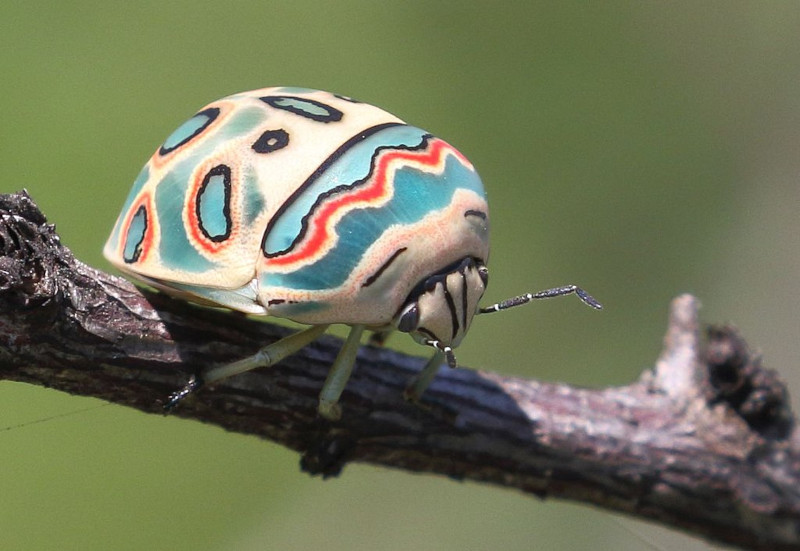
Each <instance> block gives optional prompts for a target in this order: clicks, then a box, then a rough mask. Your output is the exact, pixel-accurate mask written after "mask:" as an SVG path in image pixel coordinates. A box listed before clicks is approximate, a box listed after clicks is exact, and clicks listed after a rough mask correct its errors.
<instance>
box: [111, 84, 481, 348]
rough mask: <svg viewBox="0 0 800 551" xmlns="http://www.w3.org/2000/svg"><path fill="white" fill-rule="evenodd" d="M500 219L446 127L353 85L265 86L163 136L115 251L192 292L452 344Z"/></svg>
mask: <svg viewBox="0 0 800 551" xmlns="http://www.w3.org/2000/svg"><path fill="white" fill-rule="evenodd" d="M488 227H489V222H488V209H487V204H486V198H485V194H484V190H483V185H482V184H481V181H480V178H479V177H478V175H477V173H476V172H475V169H474V168H473V167H472V165H471V164H470V162H469V161H468V160H467V159H466V158H465V157H464V156H463V155H461V154H460V153H459V152H458V151H457V150H456V149H454V148H453V147H452V146H450V145H449V144H447V143H446V142H444V141H442V140H440V139H439V138H436V137H434V136H432V135H430V134H428V133H427V132H425V131H424V130H420V129H419V128H415V127H413V126H409V125H406V124H405V123H403V122H402V121H401V120H400V119H398V118H396V117H394V116H393V115H391V114H389V113H387V112H385V111H383V110H381V109H378V108H376V107H374V106H371V105H367V104H364V103H359V102H356V101H354V100H351V99H349V98H345V97H342V96H336V95H333V94H329V93H327V92H320V91H315V90H307V89H297V88H264V89H261V90H254V91H250V92H244V93H241V94H236V95H233V96H229V97H227V98H223V99H221V100H219V101H216V102H214V103H211V104H210V105H208V106H206V107H204V108H203V109H201V110H200V111H199V112H198V113H197V114H196V115H194V116H193V117H192V118H190V119H189V120H188V121H186V122H185V123H184V124H182V125H181V126H180V127H178V129H177V130H175V132H173V133H172V134H171V135H170V136H169V137H168V138H167V139H166V141H165V142H164V143H163V144H162V145H161V146H160V147H159V148H158V149H157V150H156V152H155V153H154V154H153V156H152V157H151V159H150V160H149V161H148V163H147V164H146V165H145V167H144V168H143V169H142V171H141V173H140V174H139V176H138V178H137V179H136V181H135V182H134V185H133V189H132V190H131V192H130V194H129V196H128V198H127V200H126V202H125V205H124V207H123V210H122V213H121V214H120V216H119V219H118V220H117V223H116V225H115V227H114V230H113V232H112V234H111V237H110V238H109V239H108V242H107V243H106V246H105V250H104V253H105V255H106V257H107V258H108V259H109V260H110V261H111V262H112V263H113V264H114V265H115V266H117V267H118V268H120V269H121V270H123V271H125V272H126V273H128V274H130V275H132V276H134V277H136V278H139V279H140V280H143V281H145V282H147V283H149V284H152V285H154V286H156V287H159V288H160V289H163V290H165V291H167V292H169V293H172V294H176V295H180V296H183V297H185V298H188V299H190V300H195V301H198V302H204V303H211V304H214V305H218V306H225V307H228V308H232V309H235V310H241V311H243V312H248V313H255V314H262V315H273V316H279V317H284V318H289V319H292V320H295V321H298V322H301V323H309V324H327V323H345V324H351V325H356V324H362V325H366V326H368V327H372V328H379V327H387V326H391V325H394V326H396V327H398V328H400V329H401V330H404V331H408V332H411V333H413V334H414V335H415V336H417V337H419V338H423V339H427V340H438V341H441V342H445V343H453V344H454V345H455V344H457V343H458V341H460V339H461V337H462V336H463V334H464V332H466V329H467V328H468V327H469V322H470V320H471V319H472V315H473V314H474V313H475V311H476V310H477V301H478V300H479V299H480V297H481V295H482V294H483V290H484V288H485V285H486V280H485V277H484V275H483V274H484V273H485V263H486V260H487V257H488V253H489V234H488ZM465 261H466V265H464V262H465ZM409 312H411V313H409Z"/></svg>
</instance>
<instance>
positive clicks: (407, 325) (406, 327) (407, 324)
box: [397, 302, 419, 333]
mask: <svg viewBox="0 0 800 551" xmlns="http://www.w3.org/2000/svg"><path fill="white" fill-rule="evenodd" d="M418 326H419V308H418V307H417V303H416V302H414V303H412V304H409V305H408V306H406V308H405V310H404V311H403V313H402V314H400V317H399V318H398V319H397V330H398V331H402V332H403V333H410V332H411V331H414V330H415V329H416V328H417V327H418Z"/></svg>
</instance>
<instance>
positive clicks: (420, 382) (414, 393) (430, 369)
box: [403, 349, 444, 402]
mask: <svg viewBox="0 0 800 551" xmlns="http://www.w3.org/2000/svg"><path fill="white" fill-rule="evenodd" d="M443 362H444V352H442V351H441V350H439V349H436V352H434V354H433V356H431V359H430V360H428V363H426V364H425V367H423V368H422V371H420V372H419V374H418V375H417V376H416V377H414V378H413V379H412V380H411V382H410V383H409V384H408V386H407V387H406V390H405V392H403V397H404V398H405V399H406V400H408V401H410V402H419V400H420V398H422V393H423V392H425V389H426V388H428V386H429V385H430V384H431V381H433V378H434V377H436V373H437V372H438V371H439V366H441V365H442V363H443Z"/></svg>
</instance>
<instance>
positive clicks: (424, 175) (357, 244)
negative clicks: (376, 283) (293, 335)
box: [259, 155, 485, 290]
mask: <svg viewBox="0 0 800 551" xmlns="http://www.w3.org/2000/svg"><path fill="white" fill-rule="evenodd" d="M394 187H395V194H394V196H393V197H392V199H391V200H390V201H389V202H388V203H387V204H386V205H384V206H382V207H378V208H366V209H356V210H353V211H350V212H349V213H348V214H346V215H345V216H344V217H343V218H342V220H341V221H340V222H339V224H338V225H337V226H336V233H337V234H338V235H339V236H340V237H341V236H346V238H345V239H339V241H338V242H337V244H336V246H335V247H334V248H333V249H332V250H331V251H330V252H329V253H328V254H327V255H326V256H324V257H322V258H321V259H320V260H318V261H317V262H315V263H314V264H310V265H307V266H304V267H302V268H300V269H298V270H295V271H294V272H291V273H286V274H280V273H261V274H259V285H260V286H261V287H262V288H263V287H270V286H276V287H289V288H291V289H302V290H321V289H334V288H336V287H339V286H340V285H341V284H342V283H344V281H345V280H346V279H347V278H348V277H349V276H350V274H351V273H352V271H353V269H354V268H355V267H356V266H357V265H358V263H359V262H360V261H361V258H362V257H363V256H364V254H365V253H366V251H367V249H368V248H369V247H370V246H371V245H372V244H373V243H374V242H375V241H377V240H378V238H379V237H380V236H381V235H383V233H384V231H386V229H387V228H389V227H390V226H392V225H394V224H404V225H410V224H414V223H416V222H419V221H420V220H421V219H422V218H423V217H424V216H425V215H426V214H428V213H429V212H432V211H436V210H441V209H443V208H445V207H446V206H447V205H449V204H450V202H451V201H452V198H453V194H454V193H455V191H456V190H457V189H468V190H471V191H474V192H476V193H478V194H479V195H481V196H485V191H484V189H483V184H482V183H481V180H480V178H479V177H478V175H477V173H476V172H475V171H473V170H470V169H469V168H467V167H466V166H464V165H463V164H461V161H460V160H459V159H458V158H457V157H454V156H452V155H451V156H449V157H448V158H447V162H446V163H445V170H444V172H443V173H442V174H441V175H437V174H431V173H428V172H423V171H420V170H418V169H415V168H411V167H405V168H402V169H400V170H398V171H397V172H396V173H395V180H394Z"/></svg>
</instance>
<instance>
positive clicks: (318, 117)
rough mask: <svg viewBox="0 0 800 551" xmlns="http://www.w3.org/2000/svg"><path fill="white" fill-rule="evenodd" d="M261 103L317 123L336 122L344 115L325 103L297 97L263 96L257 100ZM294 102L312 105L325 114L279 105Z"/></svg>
mask: <svg viewBox="0 0 800 551" xmlns="http://www.w3.org/2000/svg"><path fill="white" fill-rule="evenodd" d="M259 99H260V100H261V101H263V102H264V103H266V104H267V105H270V106H272V107H274V108H275V109H281V110H283V111H288V112H289V113H294V114H295V115H299V116H301V117H305V118H307V119H311V120H312V121H317V122H325V123H328V122H338V121H340V120H342V117H343V116H344V113H342V112H341V111H339V110H338V109H336V108H335V107H331V106H330V105H327V104H325V103H322V102H319V101H316V100H313V99H308V98H301V97H297V96H264V97H262V98H259ZM287 99H288V100H295V101H298V102H300V103H308V104H311V105H313V106H314V107H319V108H320V109H322V110H323V111H326V113H312V112H311V111H306V110H305V109H301V108H300V107H296V106H294V105H291V104H289V105H283V104H281V103H280V102H281V100H287Z"/></svg>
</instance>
